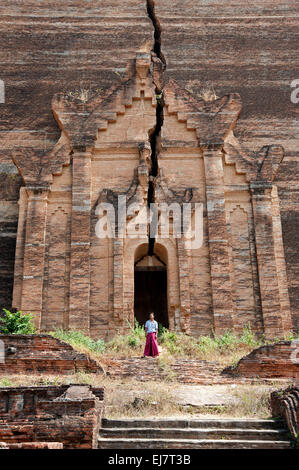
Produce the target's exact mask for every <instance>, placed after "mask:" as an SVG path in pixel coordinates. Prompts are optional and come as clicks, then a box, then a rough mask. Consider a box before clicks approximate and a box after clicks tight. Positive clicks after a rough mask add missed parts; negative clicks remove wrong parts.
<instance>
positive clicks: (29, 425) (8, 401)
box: [0, 385, 104, 449]
mask: <svg viewBox="0 0 299 470" xmlns="http://www.w3.org/2000/svg"><path fill="white" fill-rule="evenodd" d="M103 399H104V390H103V389H102V388H93V387H91V386H89V385H71V386H68V385H62V386H58V387H52V386H51V387H17V388H1V389H0V442H5V443H7V444H8V445H9V446H11V445H12V444H13V445H15V444H23V443H27V445H29V444H28V443H35V442H40V443H45V442H47V441H48V442H49V443H53V442H55V443H62V444H63V447H64V448H66V449H74V448H78V449H88V448H95V447H97V435H98V431H99V426H100V422H101V418H102V412H103Z"/></svg>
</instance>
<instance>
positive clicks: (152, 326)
mask: <svg viewBox="0 0 299 470" xmlns="http://www.w3.org/2000/svg"><path fill="white" fill-rule="evenodd" d="M145 328H147V333H155V332H156V331H158V323H157V322H156V320H154V321H151V320H147V322H146V324H145Z"/></svg>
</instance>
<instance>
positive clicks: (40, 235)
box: [21, 187, 49, 330]
mask: <svg viewBox="0 0 299 470" xmlns="http://www.w3.org/2000/svg"><path fill="white" fill-rule="evenodd" d="M48 193H49V191H48V188H44V187H31V188H27V196H28V204H27V218H26V235H25V244H24V266H23V282H22V301H21V310H22V311H23V313H32V314H33V315H34V323H35V326H36V328H37V330H40V325H41V312H42V304H43V298H42V293H43V279H44V264H45V238H46V221H47V205H48Z"/></svg>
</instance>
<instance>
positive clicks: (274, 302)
mask: <svg viewBox="0 0 299 470" xmlns="http://www.w3.org/2000/svg"><path fill="white" fill-rule="evenodd" d="M250 191H251V197H252V207H253V215H254V221H255V243H256V253H257V262H258V273H259V283H260V292H261V302H262V313H263V323H264V332H265V335H266V337H267V338H275V337H281V336H282V335H283V333H284V330H285V326H288V327H289V325H285V323H284V321H283V311H282V305H281V295H282V298H285V297H286V295H287V296H288V292H287V288H286V286H284V287H283V286H282V285H280V284H281V282H283V279H282V277H281V275H280V274H278V271H279V270H280V269H282V265H281V262H280V261H281V257H282V254H283V253H282V252H281V250H282V246H281V244H279V243H278V238H277V237H278V235H279V234H277V227H275V225H277V220H275V221H274V219H273V185H272V183H270V182H265V181H255V182H252V183H250ZM275 209H276V210H277V206H276V207H275ZM275 217H276V218H277V214H276V215H275ZM279 258H280V260H279ZM283 310H285V308H284V309H283ZM287 310H289V306H288V308H287ZM287 323H288V322H287Z"/></svg>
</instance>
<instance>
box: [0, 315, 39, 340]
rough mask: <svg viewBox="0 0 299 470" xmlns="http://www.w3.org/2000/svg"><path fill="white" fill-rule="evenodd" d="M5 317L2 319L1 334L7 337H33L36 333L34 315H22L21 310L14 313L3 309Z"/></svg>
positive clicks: (0, 324)
mask: <svg viewBox="0 0 299 470" xmlns="http://www.w3.org/2000/svg"><path fill="white" fill-rule="evenodd" d="M3 311H4V315H2V316H1V317H0V333H1V334H5V335H17V334H19V335H31V334H33V333H35V326H34V324H33V322H32V315H30V314H28V313H24V314H23V313H22V312H21V311H20V310H19V311H17V312H15V313H13V312H10V311H9V310H7V309H6V308H4V309H3Z"/></svg>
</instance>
